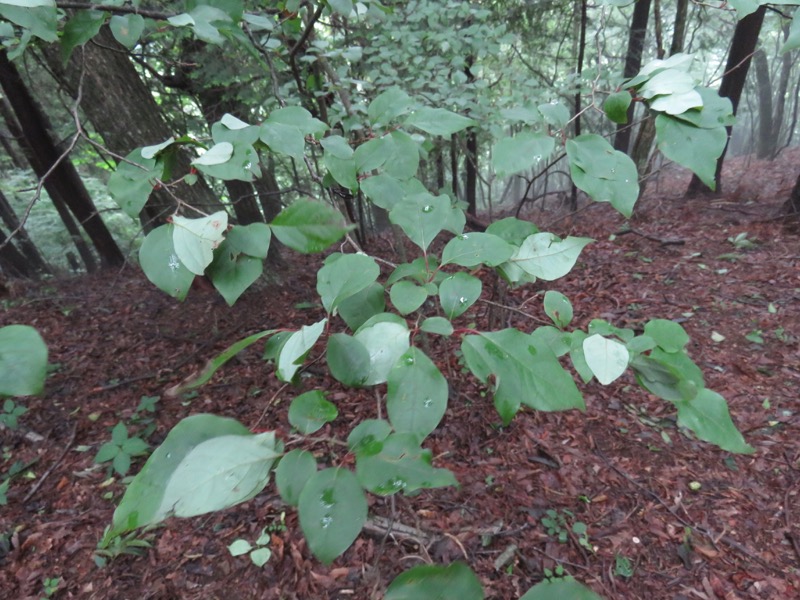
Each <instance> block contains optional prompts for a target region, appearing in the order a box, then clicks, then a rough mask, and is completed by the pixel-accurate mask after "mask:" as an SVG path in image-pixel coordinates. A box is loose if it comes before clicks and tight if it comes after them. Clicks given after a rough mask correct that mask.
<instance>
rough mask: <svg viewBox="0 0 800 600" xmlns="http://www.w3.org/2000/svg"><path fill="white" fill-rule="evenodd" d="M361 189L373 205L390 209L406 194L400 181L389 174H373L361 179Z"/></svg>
mask: <svg viewBox="0 0 800 600" xmlns="http://www.w3.org/2000/svg"><path fill="white" fill-rule="evenodd" d="M361 191H363V192H364V194H365V195H366V196H367V198H369V199H370V200H372V203H373V204H374V205H375V206H379V207H380V208H383V209H385V210H392V208H394V206H395V205H396V204H397V203H398V202H400V201H401V200H402V199H403V198H404V197H405V195H406V189H405V188H404V187H403V186H402V184H401V183H400V181H398V180H397V179H395V178H394V177H390V176H389V175H383V174H381V175H373V176H372V177H367V178H366V179H364V180H362V181H361Z"/></svg>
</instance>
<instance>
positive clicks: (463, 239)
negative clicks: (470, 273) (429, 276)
mask: <svg viewBox="0 0 800 600" xmlns="http://www.w3.org/2000/svg"><path fill="white" fill-rule="evenodd" d="M514 251H515V249H514V247H513V246H512V245H511V244H509V243H508V242H506V241H505V240H503V239H502V238H500V237H497V236H496V235H492V234H491V233H465V234H463V235H457V236H456V237H454V238H453V239H452V240H450V241H449V242H448V243H447V245H446V246H445V247H444V250H442V266H444V265H448V264H456V265H460V266H462V267H476V266H478V265H480V264H484V265H486V266H487V267H496V266H497V265H499V264H502V263H504V262H506V261H507V260H508V259H509V258H511V255H512V254H514Z"/></svg>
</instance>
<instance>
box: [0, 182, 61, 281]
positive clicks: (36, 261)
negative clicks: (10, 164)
mask: <svg viewBox="0 0 800 600" xmlns="http://www.w3.org/2000/svg"><path fill="white" fill-rule="evenodd" d="M0 219H2V221H3V224H4V225H5V226H6V227H7V228H8V230H9V231H16V232H17V233H16V235H15V236H14V237H15V238H16V242H17V245H18V246H19V249H20V252H21V253H22V254H23V256H24V257H25V260H26V261H27V262H28V264H29V265H30V267H31V270H32V271H38V272H40V273H49V272H50V267H48V266H47V263H46V262H45V260H44V259H43V258H42V255H41V254H39V250H38V249H37V248H36V245H35V244H34V243H33V242H32V241H31V238H30V237H28V232H27V231H25V228H24V227H21V226H20V222H19V219H18V218H17V215H16V213H15V212H14V208H13V207H12V206H11V203H10V202H9V201H8V199H7V198H6V196H5V194H3V192H2V191H0Z"/></svg>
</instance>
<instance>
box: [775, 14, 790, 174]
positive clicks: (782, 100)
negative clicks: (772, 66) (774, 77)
mask: <svg viewBox="0 0 800 600" xmlns="http://www.w3.org/2000/svg"><path fill="white" fill-rule="evenodd" d="M788 36H789V26H788V25H784V27H783V38H784V41H786V39H787V38H788ZM795 55H796V53H795V52H793V51H792V52H785V53H784V54H783V57H782V58H781V74H780V77H779V78H778V89H777V91H776V93H775V113H774V115H773V117H772V138H773V139H774V140H775V145H774V147H773V149H772V154H771V155H770V157H769V158H770V159H773V158H775V157H776V156H777V155H778V151H779V149H780V138H781V130H782V129H783V119H784V116H785V113H786V96H787V95H788V91H789V77H790V76H791V74H792V66H793V65H794V61H793V60H792V59H793V57H794V56H795Z"/></svg>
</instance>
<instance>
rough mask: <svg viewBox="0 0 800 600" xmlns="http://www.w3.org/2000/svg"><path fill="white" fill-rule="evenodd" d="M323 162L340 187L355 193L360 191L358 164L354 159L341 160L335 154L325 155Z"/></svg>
mask: <svg viewBox="0 0 800 600" xmlns="http://www.w3.org/2000/svg"><path fill="white" fill-rule="evenodd" d="M322 162H323V163H324V165H325V167H326V168H327V169H328V171H329V172H330V174H331V177H333V179H334V181H336V183H338V184H339V185H342V186H344V187H346V188H347V189H348V190H350V191H353V192H355V191H356V190H357V189H358V176H357V174H356V163H355V159H353V158H346V159H343V158H339V157H338V156H334V155H333V154H327V153H326V154H325V156H323V157H322Z"/></svg>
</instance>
